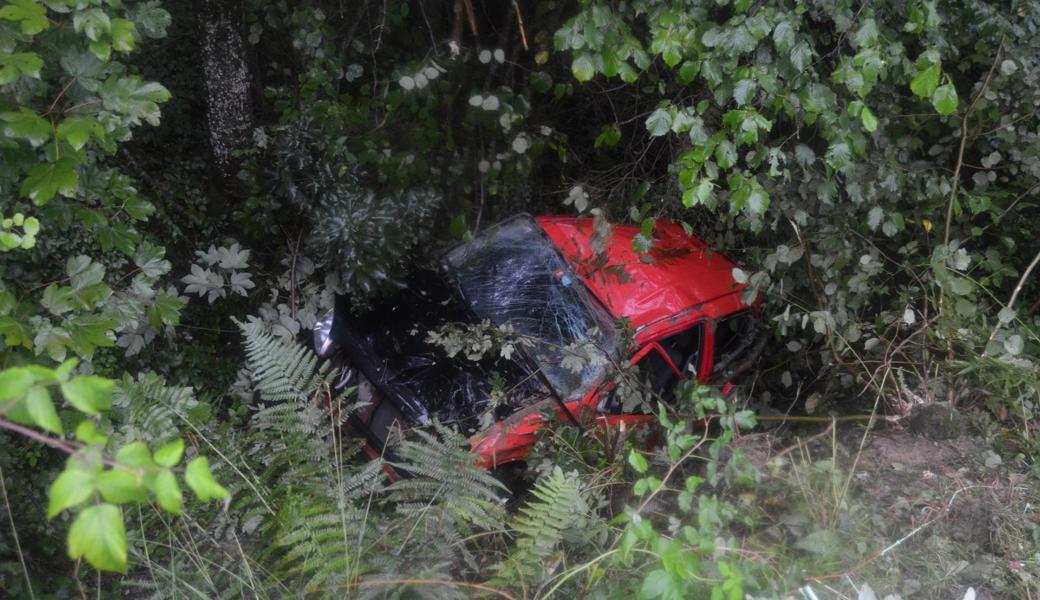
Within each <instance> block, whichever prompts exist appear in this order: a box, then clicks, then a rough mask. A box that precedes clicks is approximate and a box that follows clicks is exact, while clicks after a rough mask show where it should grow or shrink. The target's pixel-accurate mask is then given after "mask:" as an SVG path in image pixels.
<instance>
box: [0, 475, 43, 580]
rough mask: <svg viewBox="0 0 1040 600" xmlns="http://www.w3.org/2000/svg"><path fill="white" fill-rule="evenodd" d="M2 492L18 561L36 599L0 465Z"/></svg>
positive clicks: (0, 488) (0, 489) (0, 490)
mask: <svg viewBox="0 0 1040 600" xmlns="http://www.w3.org/2000/svg"><path fill="white" fill-rule="evenodd" d="M0 492H3V494H4V506H5V507H7V518H8V520H9V521H10V522H11V536H12V537H13V538H14V549H15V551H16V552H18V562H20V563H22V574H23V575H25V586H26V587H27V588H29V598H30V599H32V600H35V598H36V594H34V593H33V588H32V579H31V578H30V577H29V569H28V568H27V567H26V566H25V555H23V554H22V544H21V542H19V541H18V528H17V527H15V524H14V513H12V512H11V501H10V500H8V498H7V483H6V482H5V481H4V468H3V467H2V466H0Z"/></svg>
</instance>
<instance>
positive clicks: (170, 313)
mask: <svg viewBox="0 0 1040 600" xmlns="http://www.w3.org/2000/svg"><path fill="white" fill-rule="evenodd" d="M182 308H184V301H182V300H181V299H180V298H178V297H177V296H174V295H172V294H167V293H166V292H161V293H159V294H157V295H156V296H155V300H153V301H152V303H151V304H150V305H149V306H148V308H147V309H145V315H146V316H147V317H148V322H149V323H151V325H152V327H155V328H156V329H161V328H162V327H163V326H164V325H174V326H176V325H177V324H179V323H180V322H181V309H182Z"/></svg>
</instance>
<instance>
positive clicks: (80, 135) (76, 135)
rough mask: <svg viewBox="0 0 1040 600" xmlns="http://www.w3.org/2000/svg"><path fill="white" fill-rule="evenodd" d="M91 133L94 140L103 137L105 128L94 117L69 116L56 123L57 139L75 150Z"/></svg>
mask: <svg viewBox="0 0 1040 600" xmlns="http://www.w3.org/2000/svg"><path fill="white" fill-rule="evenodd" d="M92 135H93V136H94V139H96V140H103V139H105V128H104V127H102V125H101V123H100V122H98V120H97V119H95V118H94V117H71V118H68V119H65V120H64V121H62V122H61V125H58V139H59V140H64V141H66V142H68V143H69V145H70V146H72V147H73V148H75V149H76V150H79V149H81V148H83V146H85V145H86V144H87V142H88V141H90V136H92Z"/></svg>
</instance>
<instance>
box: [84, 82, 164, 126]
mask: <svg viewBox="0 0 1040 600" xmlns="http://www.w3.org/2000/svg"><path fill="white" fill-rule="evenodd" d="M100 93H101V102H102V104H103V106H104V107H105V108H106V109H107V110H111V111H113V112H117V113H120V114H123V115H126V116H128V117H130V119H131V121H132V122H133V123H134V124H136V123H138V122H140V120H142V119H143V120H144V121H146V122H147V123H149V124H150V125H158V124H159V104H158V103H159V102H166V101H167V100H169V99H170V92H169V90H167V89H166V88H164V87H163V86H162V85H160V84H158V83H156V82H154V81H147V82H146V81H143V80H141V78H140V77H137V76H130V77H115V76H113V77H110V78H109V79H108V80H107V81H105V83H104V84H103V85H102V86H101V91H100Z"/></svg>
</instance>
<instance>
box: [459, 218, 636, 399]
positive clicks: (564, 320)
mask: <svg viewBox="0 0 1040 600" xmlns="http://www.w3.org/2000/svg"><path fill="white" fill-rule="evenodd" d="M447 262H448V264H449V265H450V267H451V269H452V271H453V272H454V274H455V276H456V278H457V279H458V282H459V287H460V288H461V291H462V295H463V297H464V298H465V300H466V301H467V302H468V303H469V304H470V306H471V307H472V309H473V311H474V312H475V313H476V316H477V317H478V318H480V319H488V320H490V321H492V322H493V323H496V324H499V325H503V324H508V325H511V326H512V327H513V328H514V330H515V332H516V333H517V334H518V335H519V336H522V337H524V338H526V339H527V340H529V342H530V346H528V347H527V350H528V353H529V354H530V356H531V357H532V358H533V359H534V361H535V362H536V363H537V366H538V367H539V368H540V369H541V371H542V373H544V374H545V376H546V378H547V379H548V380H549V383H550V384H551V385H552V386H553V387H554V388H555V389H556V391H557V392H558V393H559V394H560V397H561V398H563V399H564V400H573V399H578V398H581V397H582V396H584V395H585V394H586V393H587V392H588V391H589V390H590V389H592V387H594V386H595V385H596V384H597V383H599V382H600V381H601V380H602V379H603V376H604V373H605V371H606V368H607V365H608V364H609V362H610V360H614V359H616V358H617V353H618V352H617V332H616V331H615V330H614V327H613V324H612V319H611V317H610V314H609V313H608V312H607V311H606V309H604V308H603V307H602V306H601V305H600V304H599V303H597V302H596V301H595V300H594V299H593V298H592V297H591V295H590V293H589V291H588V289H587V288H586V287H585V285H584V284H583V283H582V282H581V281H580V280H579V279H578V277H577V276H576V275H575V274H574V272H573V271H572V270H571V268H570V267H569V266H568V265H567V263H566V262H564V260H563V258H561V257H560V255H559V253H558V252H557V251H556V248H555V247H554V246H553V245H552V243H551V242H550V241H549V240H548V239H547V238H546V237H545V235H544V234H543V233H542V231H541V228H539V227H538V225H537V224H536V223H535V222H534V220H533V219H532V218H531V217H530V216H527V215H522V216H518V217H515V218H512V219H509V220H508V221H506V222H504V223H501V224H500V225H498V226H496V227H494V228H492V229H491V230H489V231H487V232H485V233H484V234H482V235H481V236H480V237H478V238H477V239H475V240H473V241H472V242H470V243H468V244H465V245H462V246H459V247H458V248H455V249H454V250H452V251H451V252H450V253H449V254H448V257H447Z"/></svg>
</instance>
